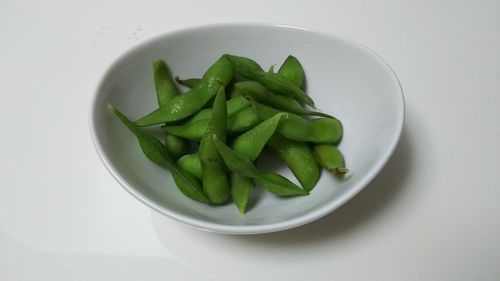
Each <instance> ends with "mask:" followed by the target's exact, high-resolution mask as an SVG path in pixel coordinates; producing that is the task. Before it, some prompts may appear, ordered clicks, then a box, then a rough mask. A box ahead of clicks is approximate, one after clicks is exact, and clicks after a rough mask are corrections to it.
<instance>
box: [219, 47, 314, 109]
mask: <svg viewBox="0 0 500 281" xmlns="http://www.w3.org/2000/svg"><path fill="white" fill-rule="evenodd" d="M224 56H225V57H226V58H227V59H228V60H229V61H230V62H231V64H232V65H233V67H234V71H235V72H236V73H237V74H239V75H241V76H243V77H245V78H247V79H250V80H255V81H258V82H259V83H261V84H262V85H263V86H264V87H266V88H267V89H269V90H270V91H271V92H273V93H276V94H279V95H284V96H288V97H292V98H294V99H296V100H297V101H298V102H301V103H306V104H307V105H309V106H312V107H314V101H313V100H312V99H311V97H309V96H308V95H306V94H305V93H304V91H302V90H301V89H300V88H298V87H296V86H295V85H293V84H292V83H291V82H290V81H288V80H287V79H286V78H285V77H283V76H281V75H279V74H277V73H272V72H265V71H264V70H263V69H262V68H261V67H260V66H259V65H258V64H257V63H256V62H255V61H253V60H251V59H249V58H245V57H239V56H233V55H229V54H226V55H224Z"/></svg>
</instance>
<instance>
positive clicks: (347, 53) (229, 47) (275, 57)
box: [91, 25, 404, 233]
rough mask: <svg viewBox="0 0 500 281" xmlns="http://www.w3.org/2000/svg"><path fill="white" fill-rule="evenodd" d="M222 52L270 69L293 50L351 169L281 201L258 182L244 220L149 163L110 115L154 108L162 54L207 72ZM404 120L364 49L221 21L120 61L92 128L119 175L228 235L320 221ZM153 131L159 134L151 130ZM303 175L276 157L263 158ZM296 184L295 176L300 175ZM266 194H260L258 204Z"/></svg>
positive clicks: (102, 92)
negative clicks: (155, 71)
mask: <svg viewBox="0 0 500 281" xmlns="http://www.w3.org/2000/svg"><path fill="white" fill-rule="evenodd" d="M224 53H231V54H236V55H241V56H247V57H250V58H253V59H254V60H256V61H257V62H258V63H260V64H261V66H262V67H263V68H264V69H267V68H268V67H270V66H271V65H273V64H276V66H277V67H279V66H280V64H281V63H282V62H283V60H284V59H285V58H286V57H287V55H289V54H293V55H294V56H296V57H297V58H298V59H299V60H300V61H301V62H302V64H303V67H304V69H305V71H306V76H307V78H306V79H307V93H308V94H309V95H311V96H312V97H313V99H314V100H315V102H316V104H317V105H318V108H319V109H321V110H322V111H325V112H327V113H330V114H332V115H334V116H336V117H338V118H339V119H340V120H341V121H342V123H343V125H344V131H345V132H344V137H343V140H342V142H341V144H340V146H339V147H340V149H341V150H342V151H343V153H344V155H345V158H346V163H347V166H348V168H349V169H350V171H351V172H350V174H349V176H348V177H346V178H345V179H343V180H338V179H336V178H335V177H333V176H331V175H329V174H327V173H326V172H323V173H322V175H321V178H320V181H319V182H318V184H317V186H316V187H315V189H314V190H313V191H312V192H311V194H310V195H309V196H305V197H297V198H289V199H282V198H277V197H276V196H274V195H272V194H269V193H266V192H263V191H261V189H260V188H256V189H255V190H254V191H255V192H254V194H253V196H254V198H253V199H254V201H255V204H252V206H251V209H250V210H249V212H248V213H247V214H246V215H245V216H241V215H240V214H239V213H238V211H237V209H236V207H235V206H234V205H233V204H232V203H229V204H226V205H224V206H217V207H212V206H208V205H205V204H201V203H197V202H194V201H192V200H190V199H188V198H186V197H185V196H184V195H183V194H182V193H181V192H180V191H179V190H178V189H177V188H176V187H175V185H174V183H173V180H172V178H171V176H170V174H169V172H168V171H166V170H164V169H162V168H160V167H157V166H155V165H154V164H152V163H151V162H149V161H148V160H147V159H146V158H145V157H144V156H143V155H142V153H141V151H140V149H139V147H138V144H137V142H136V140H135V138H134V136H133V135H132V134H131V133H130V132H129V131H128V130H127V129H126V128H125V127H124V126H123V125H122V124H121V123H120V122H118V120H117V119H116V118H115V117H114V116H113V115H112V114H110V113H109V112H108V111H107V109H106V105H107V104H108V103H111V104H113V105H115V106H117V107H118V108H119V109H120V110H121V111H122V112H124V113H125V114H126V115H127V116H129V118H131V119H136V118H139V117H141V116H143V115H144V114H146V113H149V112H150V111H152V110H153V109H155V108H156V99H155V90H154V86H153V78H152V66H151V64H152V61H153V60H155V59H158V58H162V59H164V60H165V61H166V62H167V63H168V65H169V67H170V69H171V71H172V73H173V75H179V76H180V77H183V78H191V77H201V76H202V75H203V73H204V71H205V70H206V69H207V68H208V67H209V66H210V65H211V64H212V63H213V62H215V61H216V60H217V58H218V57H220V56H221V55H222V54H224ZM403 117H404V105H403V97H402V93H401V88H400V86H399V83H398V81H397V78H396V77H395V75H394V74H393V73H392V71H391V70H390V68H389V67H388V66H387V65H386V64H385V63H384V62H383V61H382V60H381V59H380V58H379V57H377V56H376V55H374V54H373V53H372V52H371V51H369V50H368V49H366V48H365V47H362V46H360V45H359V44H356V43H353V42H351V41H349V40H346V39H343V38H340V37H334V36H329V35H324V34H322V33H318V32H313V31H309V30H305V29H300V28H292V27H284V26H268V25H220V26H209V27H201V28H192V29H188V30H184V31H179V32H174V33H170V34H166V35H164V36H160V37H157V38H155V39H152V40H149V41H147V42H145V43H143V44H141V45H139V46H137V47H135V48H134V49H133V50H131V51H129V52H127V53H126V54H125V55H123V56H122V57H120V58H119V59H118V60H117V61H116V62H115V63H114V65H113V66H112V67H111V68H110V69H109V70H108V72H107V73H106V74H105V76H104V77H103V79H102V81H101V84H100V85H99V87H98V90H97V93H96V97H95V100H94V103H93V105H92V111H91V128H92V132H93V138H94V142H95V145H96V148H97V151H98V153H100V154H101V158H102V160H103V161H104V163H105V165H106V166H107V167H108V169H109V170H110V172H111V173H112V174H113V175H114V176H115V178H116V179H117V180H118V181H119V182H120V183H121V184H122V185H123V186H124V187H125V188H126V189H127V190H128V191H129V192H130V193H131V194H132V195H134V196H135V197H137V198H138V199H139V200H141V201H142V202H144V203H146V204H147V205H149V206H150V207H152V208H153V209H156V210H157V211H160V212H161V213H163V214H166V215H168V216H170V217H172V218H175V219H177V220H180V221H183V222H186V223H188V224H190V225H194V226H197V227H200V228H203V229H207V230H212V231H218V232H226V233H257V232H269V231H276V230H282V229H286V228H290V227H294V226H298V225H301V224H304V223H307V222H309V221H312V220H314V219H316V218H319V217H321V216H323V215H325V214H327V213H329V212H330V211H332V210H334V209H335V208H336V207H338V206H340V205H341V204H342V203H344V202H345V201H347V200H348V199H349V198H351V197H352V196H354V195H355V194H356V193H357V192H359V191H360V190H361V189H362V188H363V187H364V186H365V185H366V184H368V183H369V181H370V180H371V179H372V178H373V177H374V176H375V175H376V174H377V173H378V171H379V170H380V169H381V167H382V166H383V165H384V164H385V162H386V160H387V159H388V157H389V156H390V154H391V153H392V151H393V150H394V147H395V145H396V143H397V141H398V138H399V135H400V132H401V127H402V123H403ZM152 131H153V130H152ZM259 166H260V167H261V168H263V169H272V170H275V171H278V172H280V173H282V174H284V175H285V176H286V177H288V178H289V179H292V180H293V181H295V179H294V177H293V174H292V173H291V172H290V171H289V170H288V169H287V168H286V166H284V164H282V163H280V161H279V160H274V158H273V157H269V156H264V159H262V160H261V161H260V162H259ZM295 182H297V181H295ZM257 199H258V200H257Z"/></svg>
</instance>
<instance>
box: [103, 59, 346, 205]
mask: <svg viewBox="0 0 500 281" xmlns="http://www.w3.org/2000/svg"><path fill="white" fill-rule="evenodd" d="M153 75H154V79H153V80H154V84H155V88H156V97H157V101H158V108H157V109H156V110H154V111H153V112H151V113H149V114H147V115H145V116H144V117H142V118H140V119H139V120H136V121H135V122H133V121H131V120H130V119H128V118H127V117H126V116H125V115H123V114H122V113H121V112H120V111H119V110H118V109H116V108H115V107H114V106H112V105H110V106H109V107H110V110H111V112H113V113H114V114H115V115H116V116H117V117H118V118H119V119H120V120H121V121H122V122H123V123H124V124H125V125H126V126H127V127H128V128H129V129H130V131H131V132H132V133H133V134H134V135H135V137H136V138H137V140H138V141H139V144H140V147H141V149H142V151H143V153H144V154H145V156H146V157H147V158H148V159H149V160H151V161H152V162H154V163H156V164H158V165H160V166H163V167H165V168H167V169H168V170H170V172H171V174H172V176H173V179H174V181H175V184H176V185H177V187H178V188H179V190H180V191H181V192H183V193H184V194H185V195H186V196H188V197H189V198H191V199H194V200H196V201H200V202H204V203H208V204H213V205H219V204H224V203H226V202H227V201H228V200H229V198H230V197H231V198H232V200H233V201H234V203H235V204H236V207H237V208H238V210H239V211H240V213H241V214H244V213H245V212H246V209H247V203H248V201H249V198H250V194H251V192H252V190H253V188H254V184H258V185H260V186H261V187H262V188H264V189H265V190H267V191H269V192H271V193H274V194H276V195H278V196H300V195H308V194H309V192H311V190H312V189H313V188H314V186H315V185H316V183H317V181H318V179H319V176H320V169H321V168H320V167H323V168H324V169H326V170H327V171H329V172H331V173H332V174H334V175H337V176H341V175H343V174H345V173H347V172H348V170H347V169H346V168H345V164H344V157H343V155H342V153H341V152H340V151H339V149H338V148H337V147H336V146H335V145H336V144H338V142H339V141H340V139H341V138H342V133H343V128H342V124H341V123H340V121H339V120H337V119H336V118H334V117H333V116H331V115H328V114H326V113H323V112H318V111H313V110H309V109H314V108H315V105H314V101H313V100H312V99H311V97H309V96H308V95H306V94H305V93H304V91H303V86H304V80H305V74H304V70H303V68H302V65H301V64H300V62H299V61H298V60H297V59H296V58H295V57H294V56H288V57H287V59H286V60H285V61H284V63H283V64H282V65H281V67H280V68H279V70H278V71H277V72H275V71H274V67H271V69H270V70H269V71H267V72H266V71H264V70H263V69H262V68H261V67H260V66H259V65H258V64H257V63H256V62H255V61H253V60H251V59H249V58H245V57H240V56H234V55H229V54H225V55H223V56H221V57H220V58H219V59H218V60H217V61H216V62H215V63H214V64H213V65H212V66H211V67H210V68H209V69H208V70H207V71H206V72H205V74H204V75H203V77H202V78H201V79H195V78H193V79H187V80H181V79H179V78H178V77H176V78H175V80H176V81H177V83H178V84H181V85H183V86H186V87H188V88H190V90H188V91H187V92H186V93H183V94H180V92H179V91H178V89H177V86H176V84H175V81H174V79H172V76H171V73H170V71H169V69H168V66H167V65H166V63H165V62H164V61H163V60H157V61H154V62H153ZM153 125H160V126H161V129H162V130H163V132H164V140H163V142H161V141H160V140H159V139H157V138H155V137H153V136H151V135H148V134H146V133H145V132H144V131H143V130H141V129H140V127H145V126H153ZM193 144H194V145H193ZM193 147H196V149H193ZM265 147H267V148H268V149H269V150H270V151H271V152H273V153H275V154H276V155H277V156H279V157H280V158H281V159H282V160H283V161H284V162H285V163H286V165H287V166H288V167H289V168H290V170H291V171H292V172H293V174H294V176H295V177H296V178H297V180H298V182H299V183H300V185H301V186H300V187H299V186H298V185H296V184H294V183H293V182H292V181H290V180H289V179H287V178H285V177H283V176H281V175H279V174H277V173H272V172H262V171H259V170H258V169H257V168H256V167H255V164H254V163H255V161H256V159H257V158H258V157H259V155H260V154H261V152H262V151H263V149H264V148H265Z"/></svg>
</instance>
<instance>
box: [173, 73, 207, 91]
mask: <svg viewBox="0 0 500 281" xmlns="http://www.w3.org/2000/svg"><path fill="white" fill-rule="evenodd" d="M175 81H176V82H177V83H178V84H179V85H182V86H185V87H188V88H189V89H193V88H196V87H198V86H199V85H200V84H201V79H200V78H189V79H185V80H183V79H181V78H179V76H175Z"/></svg>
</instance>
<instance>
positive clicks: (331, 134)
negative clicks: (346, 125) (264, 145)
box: [251, 101, 342, 143]
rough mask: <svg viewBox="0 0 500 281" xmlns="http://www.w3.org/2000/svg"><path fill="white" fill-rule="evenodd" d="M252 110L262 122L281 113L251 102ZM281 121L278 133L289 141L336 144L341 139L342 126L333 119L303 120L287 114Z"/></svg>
mask: <svg viewBox="0 0 500 281" xmlns="http://www.w3.org/2000/svg"><path fill="white" fill-rule="evenodd" d="M251 103H252V108H253V109H254V111H255V113H256V114H257V115H258V116H259V118H261V119H262V120H265V119H268V118H271V117H272V116H274V115H276V114H278V113H280V112H281V111H279V110H277V109H274V108H272V107H269V106H265V105H263V104H260V103H258V102H255V101H252V102H251ZM287 116H288V118H286V119H284V120H282V121H281V122H280V125H279V127H278V132H279V133H280V134H281V135H282V136H284V137H287V138H289V139H291V140H295V141H300V142H312V143H336V142H338V141H339V140H340V139H341V137H342V124H341V123H340V121H339V120H337V119H335V118H318V119H313V120H307V119H304V118H302V117H300V116H298V115H296V114H293V113H288V114H287Z"/></svg>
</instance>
